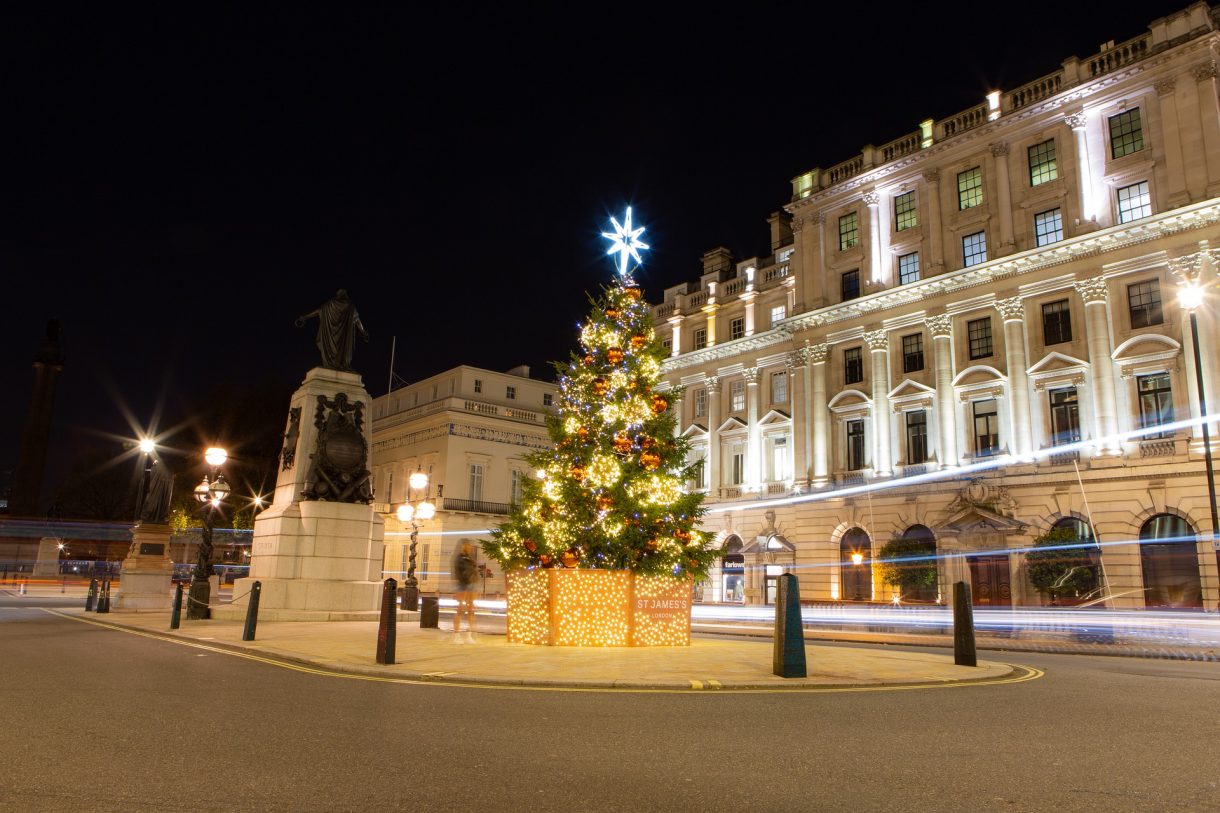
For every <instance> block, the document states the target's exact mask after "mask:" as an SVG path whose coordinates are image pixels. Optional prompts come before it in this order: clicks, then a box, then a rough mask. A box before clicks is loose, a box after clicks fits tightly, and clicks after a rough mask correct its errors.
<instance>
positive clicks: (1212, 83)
mask: <svg viewBox="0 0 1220 813" xmlns="http://www.w3.org/2000/svg"><path fill="white" fill-rule="evenodd" d="M1192 74H1193V76H1194V78H1195V92H1196V94H1197V98H1198V100H1199V122H1200V124H1201V125H1202V129H1203V147H1204V149H1203V155H1204V157H1205V158H1206V160H1207V192H1206V195H1207V197H1209V198H1210V197H1215V196H1216V195H1220V104H1218V103H1217V96H1216V94H1217V87H1216V76H1217V70H1216V62H1215V60H1213V59H1208V60H1207V61H1206V62H1204V63H1202V64H1201V65H1198V66H1196V67H1195V69H1194V71H1192Z"/></svg>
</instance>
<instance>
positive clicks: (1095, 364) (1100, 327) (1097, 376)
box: [1075, 277, 1121, 455]
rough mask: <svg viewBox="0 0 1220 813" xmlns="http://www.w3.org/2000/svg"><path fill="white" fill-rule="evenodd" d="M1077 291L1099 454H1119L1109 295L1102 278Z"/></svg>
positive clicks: (1083, 282)
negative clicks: (1087, 358) (1081, 306)
mask: <svg viewBox="0 0 1220 813" xmlns="http://www.w3.org/2000/svg"><path fill="white" fill-rule="evenodd" d="M1075 287H1076V291H1077V293H1079V294H1080V298H1081V299H1083V300H1084V314H1085V319H1084V321H1085V331H1086V332H1087V334H1088V344H1089V367H1090V369H1091V372H1092V376H1091V377H1092V379H1093V404H1094V408H1093V413H1094V416H1095V420H1096V423H1097V425H1096V428H1095V432H1096V436H1097V437H1099V438H1100V439H1101V443H1100V444H1099V445H1098V453H1099V454H1102V455H1113V454H1118V453H1119V452H1120V451H1121V448H1120V446H1119V443H1118V440H1117V439H1116V438H1115V437H1114V435H1116V434H1117V433H1118V405H1117V403H1116V399H1115V394H1114V361H1113V359H1112V358H1111V355H1110V353H1111V350H1112V347H1111V343H1110V318H1109V315H1110V308H1109V292H1108V288H1107V286H1106V281H1105V280H1104V279H1103V278H1102V277H1092V278H1090V279H1082V280H1077V281H1076V283H1075Z"/></svg>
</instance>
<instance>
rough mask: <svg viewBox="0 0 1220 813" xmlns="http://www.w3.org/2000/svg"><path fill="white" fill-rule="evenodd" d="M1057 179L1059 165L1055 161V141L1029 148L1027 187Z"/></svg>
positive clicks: (1044, 142) (1051, 140)
mask: <svg viewBox="0 0 1220 813" xmlns="http://www.w3.org/2000/svg"><path fill="white" fill-rule="evenodd" d="M1058 177H1059V164H1058V162H1057V161H1056V160H1055V139H1053V138H1052V139H1050V140H1048V141H1043V142H1042V143H1041V144H1035V145H1034V146H1032V147H1030V148H1029V185H1030V186H1037V185H1038V184H1043V183H1046V182H1047V181H1053V180H1055V179H1056V178H1058Z"/></svg>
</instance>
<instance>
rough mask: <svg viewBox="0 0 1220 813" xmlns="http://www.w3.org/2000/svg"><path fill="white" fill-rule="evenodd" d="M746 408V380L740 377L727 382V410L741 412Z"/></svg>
mask: <svg viewBox="0 0 1220 813" xmlns="http://www.w3.org/2000/svg"><path fill="white" fill-rule="evenodd" d="M745 408H746V382H745V381H743V380H741V379H740V378H739V379H737V380H736V381H734V382H733V383H731V384H729V410H730V411H732V412H741V411H742V410H743V409H745Z"/></svg>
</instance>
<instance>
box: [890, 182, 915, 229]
mask: <svg viewBox="0 0 1220 813" xmlns="http://www.w3.org/2000/svg"><path fill="white" fill-rule="evenodd" d="M918 225H919V212H918V210H916V208H915V191H914V190H912V191H910V192H904V193H903V194H901V195H895V196H894V231H906V230H907V229H913V228H915V227H916V226H918Z"/></svg>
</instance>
